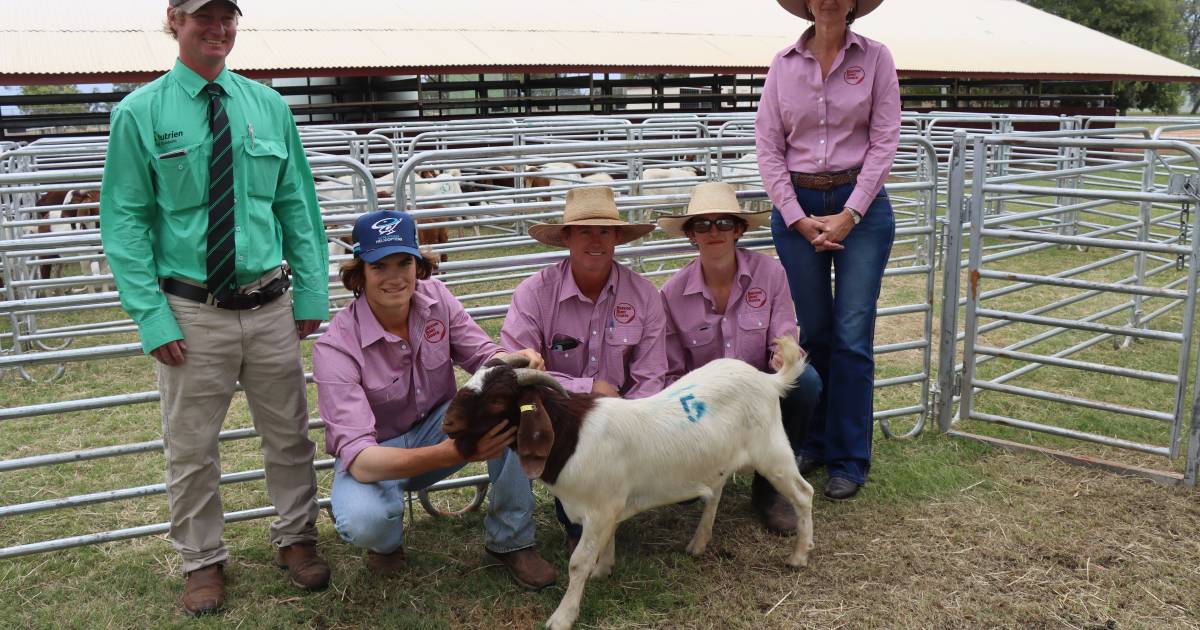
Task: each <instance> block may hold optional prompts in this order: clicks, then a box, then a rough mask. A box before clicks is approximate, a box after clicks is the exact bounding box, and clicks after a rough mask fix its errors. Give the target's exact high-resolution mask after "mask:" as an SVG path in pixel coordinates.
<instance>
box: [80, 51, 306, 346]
mask: <svg viewBox="0 0 1200 630" xmlns="http://www.w3.org/2000/svg"><path fill="white" fill-rule="evenodd" d="M206 83H207V81H206V80H205V79H204V78H203V77H201V76H200V75H198V74H196V73H195V72H194V71H192V70H191V69H190V68H188V67H187V66H185V65H183V63H182V62H180V61H176V63H175V67H174V68H173V69H172V70H171V71H170V72H168V73H167V74H165V75H163V76H161V77H159V78H158V79H157V80H155V81H154V82H152V83H150V84H148V85H146V86H143V87H142V88H140V89H138V90H136V91H135V92H133V93H132V94H130V95H129V96H127V97H125V99H124V100H122V101H121V103H120V104H119V105H117V107H116V108H115V109H113V112H112V121H111V130H110V137H109V144H108V156H107V158H106V159H105V161H104V181H103V183H102V187H101V195H100V235H101V238H102V240H103V243H104V251H105V254H106V255H107V256H108V261H109V265H110V266H111V267H112V271H113V275H114V277H115V278H116V281H117V289H118V290H119V291H120V296H121V306H123V307H124V308H125V311H126V312H128V313H129V315H130V317H132V318H133V321H134V322H135V323H137V325H138V330H139V332H140V333H141V339H142V349H143V350H144V351H145V352H147V353H149V352H150V351H151V350H153V349H155V348H157V347H159V346H161V345H163V344H165V343H168V342H171V341H174V340H177V339H182V338H183V334H182V333H181V332H180V330H179V325H178V324H177V323H176V322H175V317H174V315H172V313H171V309H170V308H169V307H168V306H167V301H166V298H165V297H164V296H163V293H162V290H161V289H160V288H159V278H178V279H183V280H190V281H192V282H196V283H199V284H204V282H205V278H206V276H207V275H208V272H207V266H206V262H205V252H206V247H207V239H208V236H207V235H208V160H209V156H210V155H211V154H212V142H213V138H212V133H211V132H210V131H209V128H208V99H209V97H208V94H207V93H205V92H204V86H205V84H206ZM216 83H218V84H220V85H221V87H222V88H224V89H225V96H223V97H222V98H223V99H224V104H225V111H226V113H227V114H228V116H229V125H230V132H231V135H232V140H233V169H234V170H233V173H234V178H233V179H234V197H235V202H234V223H235V226H236V227H235V228H234V241H235V245H236V248H237V257H236V259H235V265H236V268H237V278H238V283H239V284H247V283H250V282H253V281H254V280H256V279H258V278H259V277H261V276H262V275H263V274H264V273H266V272H268V271H271V270H272V269H275V268H276V267H278V266H279V265H280V263H281V261H282V259H283V258H286V259H287V262H288V266H289V267H291V270H292V311H293V313H294V315H295V318H296V319H297V320H303V319H318V320H319V319H328V318H329V275H328V265H329V254H328V249H327V247H326V239H325V228H324V226H323V224H322V223H321V211H320V207H319V206H318V205H317V195H316V190H315V188H314V186H313V178H312V171H311V170H310V169H309V166H308V160H307V159H306V158H305V156H304V149H303V148H302V147H301V145H300V135H299V133H298V132H297V131H296V122H295V119H293V118H292V113H291V111H290V110H289V109H288V107H287V104H286V103H284V102H283V99H282V98H280V96H279V94H278V93H277V92H275V91H274V90H272V89H271V88H269V87H267V86H265V85H263V84H261V83H257V82H255V81H251V80H249V79H247V78H245V77H242V76H240V75H237V74H234V73H232V72H229V71H228V70H222V71H221V74H220V75H219V76H217V80H216Z"/></svg>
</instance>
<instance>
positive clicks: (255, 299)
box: [159, 272, 292, 311]
mask: <svg viewBox="0 0 1200 630" xmlns="http://www.w3.org/2000/svg"><path fill="white" fill-rule="evenodd" d="M275 273H278V272H275ZM159 286H161V287H162V290H163V291H164V292H166V293H170V294H171V295H176V296H179V297H181V298H183V299H185V300H192V301H193V302H200V303H202V304H212V305H213V306H216V307H217V308H223V309H228V310H231V311H248V310H254V309H256V308H259V307H262V306H264V305H266V304H269V303H270V302H271V301H273V300H274V299H275V298H277V297H279V296H281V295H283V294H284V293H287V290H288V288H289V287H291V286H292V283H291V281H290V280H288V277H287V274H286V273H280V275H279V277H277V278H275V279H274V280H272V281H270V282H268V283H266V284H264V285H263V286H261V287H259V288H257V289H252V290H250V291H246V292H245V293H242V292H238V293H234V294H233V295H231V296H229V297H227V298H225V299H224V300H217V299H216V298H214V297H213V295H212V294H211V293H209V292H208V289H207V288H205V287H199V286H196V285H194V284H190V283H187V282H182V281H180V280H176V279H174V278H163V279H161V280H159Z"/></svg>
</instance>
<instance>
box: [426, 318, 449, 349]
mask: <svg viewBox="0 0 1200 630" xmlns="http://www.w3.org/2000/svg"><path fill="white" fill-rule="evenodd" d="M445 338H446V325H445V324H443V323H442V322H441V320H437V319H435V320H433V321H431V322H429V323H428V324H425V341H428V342H429V343H437V342H439V341H441V340H443V339H445Z"/></svg>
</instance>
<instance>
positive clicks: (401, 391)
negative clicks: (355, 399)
mask: <svg viewBox="0 0 1200 630" xmlns="http://www.w3.org/2000/svg"><path fill="white" fill-rule="evenodd" d="M364 391H365V392H366V394H367V404H368V405H370V406H371V409H372V410H375V409H378V408H379V407H381V406H383V405H385V404H387V403H389V402H394V401H397V400H403V399H404V397H405V396H406V395H407V394H408V383H405V382H404V379H400V378H397V379H396V380H394V381H392V382H391V383H388V384H386V385H383V386H380V387H376V388H374V389H365V390H364Z"/></svg>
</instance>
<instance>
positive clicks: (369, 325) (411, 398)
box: [313, 279, 500, 470]
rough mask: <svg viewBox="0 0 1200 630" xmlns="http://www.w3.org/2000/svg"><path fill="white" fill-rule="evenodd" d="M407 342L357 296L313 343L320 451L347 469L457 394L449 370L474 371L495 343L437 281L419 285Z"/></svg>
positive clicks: (496, 350) (491, 351)
mask: <svg viewBox="0 0 1200 630" xmlns="http://www.w3.org/2000/svg"><path fill="white" fill-rule="evenodd" d="M408 331H409V332H408V336H409V339H411V340H412V343H411V344H410V343H408V342H406V341H404V340H403V339H401V338H400V337H398V336H396V335H393V334H392V333H389V332H387V331H385V330H384V329H383V326H381V325H380V324H379V320H378V319H376V318H375V314H374V313H372V312H371V307H370V305H368V304H367V299H366V297H363V296H360V297H359V298H358V299H356V300H354V302H352V303H351V304H350V306H348V307H346V309H345V310H343V311H342V312H340V313H338V314H337V315H336V316H334V318H333V321H331V322H329V329H328V330H327V331H325V334H323V335H321V337H320V338H319V339H317V343H316V344H315V345H314V346H313V380H314V381H315V382H316V384H317V406H318V408H319V409H320V411H321V418H322V419H324V420H325V450H326V451H327V452H328V453H329V454H330V455H333V456H334V457H337V458H338V459H339V460H341V466H342V469H343V470H345V469H346V468H348V467H349V466H350V463H351V462H353V461H354V458H355V457H357V456H358V454H359V453H360V452H361V451H362V450H363V449H365V448H367V447H368V446H376V445H378V444H379V443H380V442H383V441H386V440H389V439H391V438H394V437H396V436H397V435H401V434H403V433H405V432H407V431H408V430H409V429H410V428H412V426H413V425H414V424H416V423H417V422H419V421H420V420H422V419H423V418H425V416H426V415H427V414H428V413H429V412H430V411H431V410H433V409H435V408H437V406H438V405H440V404H442V403H444V402H446V401H447V400H450V398H452V397H453V396H454V392H455V391H456V390H457V385H456V383H455V380H454V365H455V364H457V365H459V366H460V367H462V368H463V369H464V370H466V371H468V372H474V371H475V370H476V369H478V368H479V366H480V365H482V364H483V363H484V362H485V361H487V360H488V359H490V358H491V357H492V355H494V354H496V353H497V352H500V346H499V345H497V344H496V343H495V342H494V341H492V339H491V337H489V336H488V334H487V333H486V332H484V331H483V329H482V328H480V327H479V324H476V323H475V321H474V320H473V319H471V317H470V316H469V315H467V312H466V310H465V309H463V305H462V303H460V302H459V301H458V299H457V298H455V297H454V296H453V295H452V294H451V293H450V291H449V290H447V289H446V286H445V285H444V284H442V283H441V281H439V280H435V279H428V280H421V281H419V282H418V283H417V288H416V290H415V291H414V292H413V296H412V306H411V308H410V311H409V316H408Z"/></svg>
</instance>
